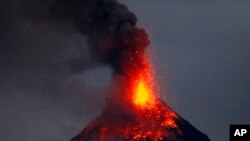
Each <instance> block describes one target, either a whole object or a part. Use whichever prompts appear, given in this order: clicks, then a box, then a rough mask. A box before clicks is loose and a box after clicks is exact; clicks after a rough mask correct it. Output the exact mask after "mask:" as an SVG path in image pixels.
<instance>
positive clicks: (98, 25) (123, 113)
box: [51, 0, 209, 141]
mask: <svg viewBox="0 0 250 141" xmlns="http://www.w3.org/2000/svg"><path fill="white" fill-rule="evenodd" d="M51 13H52V15H53V16H56V17H57V18H59V19H64V20H67V21H70V23H72V24H73V25H75V27H76V29H79V31H80V32H81V33H83V34H84V35H86V36H87V37H88V44H89V46H90V50H91V51H92V53H93V55H94V56H98V57H96V58H97V59H98V60H99V61H101V62H102V63H105V64H108V65H109V66H110V67H111V68H112V69H113V70H114V81H113V83H114V86H115V87H116V89H119V91H118V92H117V91H114V92H112V94H110V95H109V97H108V98H107V102H106V105H105V107H104V110H103V112H102V113H101V115H100V116H99V117H97V118H96V119H95V120H94V121H92V122H91V123H90V124H89V125H88V126H87V127H86V128H85V129H84V130H83V131H82V132H81V133H80V134H79V135H77V136H76V137H75V138H73V139H72V141H116V140H118V141H120V140H121V141H141V140H145V141H146V140H147V141H160V140H162V141H176V140H178V141H209V139H208V138H207V136H206V135H204V134H203V133H201V132H199V131H198V130H197V129H195V128H194V127H193V126H192V125H190V124H189V123H188V122H187V121H185V120H184V119H182V118H181V117H180V116H179V115H177V114H176V113H175V112H174V111H173V110H172V109H171V108H169V107H168V106H167V105H166V104H165V103H164V102H162V101H161V100H160V99H158V97H157V96H158V95H159V94H158V90H157V87H156V86H155V84H156V83H155V79H154V72H153V68H152V65H151V63H150V59H149V56H148V55H147V53H146V50H145V49H146V47H147V46H148V45H149V43H150V41H149V38H148V35H147V33H146V32H145V30H144V29H141V28H138V27H136V17H135V15H134V14H133V13H131V12H130V11H128V9H127V8H126V7H125V6H124V5H122V4H120V3H118V2H117V1H116V0H91V1H87V0H55V3H54V4H53V6H52V7H51Z"/></svg>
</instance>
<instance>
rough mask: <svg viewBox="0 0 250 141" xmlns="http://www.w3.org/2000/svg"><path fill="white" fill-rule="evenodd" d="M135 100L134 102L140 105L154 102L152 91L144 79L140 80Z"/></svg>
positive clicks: (145, 105) (143, 105) (144, 105)
mask: <svg viewBox="0 0 250 141" xmlns="http://www.w3.org/2000/svg"><path fill="white" fill-rule="evenodd" d="M133 100H134V103H135V104H136V105H137V106H140V107H147V106H150V105H152V104H153V103H154V97H153V95H152V92H151V90H150V88H149V87H148V86H147V85H146V84H145V82H144V81H142V80H140V81H139V82H138V84H137V86H136V91H135V94H134V97H133Z"/></svg>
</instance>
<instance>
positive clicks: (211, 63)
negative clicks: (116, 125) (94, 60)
mask: <svg viewBox="0 0 250 141" xmlns="http://www.w3.org/2000/svg"><path fill="white" fill-rule="evenodd" d="M121 2H123V3H125V4H126V5H127V6H128V8H129V9H131V11H133V12H135V13H136V15H137V17H138V20H139V25H140V26H142V27H144V28H146V29H147V31H148V32H149V34H150V37H151V39H152V44H151V46H150V47H151V49H150V51H151V52H152V54H151V56H152V58H153V61H154V62H155V68H156V70H157V78H158V80H159V83H160V84H161V88H162V95H164V96H165V100H166V101H167V102H168V103H169V104H170V105H171V106H172V107H173V108H174V109H175V110H176V111H177V112H178V113H179V114H180V115H181V116H183V117H184V118H185V119H187V120H188V121H190V122H191V123H192V124H193V125H194V126H195V127H197V128H198V129H200V130H201V131H203V132H204V133H206V134H207V135H208V136H209V137H210V138H211V140H213V141H226V140H228V137H229V135H228V127H229V124H239V123H250V112H249V108H250V103H249V100H250V95H249V94H250V90H249V85H250V75H249V72H250V56H249V53H250V47H249V45H250V2H248V1H247V0H241V1H236V0H217V1H216V0H210V1H205V0H203V1H201V0H200V1H198V0H190V1H184V0H158V1H152V0H121ZM49 3H50V0H33V1H30V0H22V1H21V0H1V1H0V19H1V22H0V27H1V28H0V113H1V116H0V125H1V126H0V139H1V140H4V141H13V140H20V139H21V140H26V141H34V140H36V141H44V140H46V141H56V140H61V141H68V140H69V139H70V138H71V137H73V136H74V135H76V134H77V133H78V132H79V131H80V130H81V129H82V128H83V127H84V126H85V125H86V124H87V123H88V122H89V121H90V120H91V119H92V118H94V117H95V116H96V115H97V114H98V113H99V112H100V111H101V108H102V105H103V102H104V100H105V95H106V90H105V87H106V86H107V85H109V82H110V81H111V71H110V69H109V68H108V67H104V66H102V67H96V68H91V69H86V70H85V71H81V72H79V71H78V70H74V69H73V70H72V64H73V65H74V64H77V63H79V60H81V62H80V63H81V64H83V66H86V68H90V66H92V64H91V63H89V62H91V58H90V57H89V56H88V50H87V47H86V46H87V45H86V38H85V37H84V36H83V35H81V34H80V33H79V32H77V31H76V30H75V29H74V28H73V27H71V26H70V25H69V24H67V23H61V22H54V21H51V20H50V19H49V18H48V13H47V6H48V5H49ZM80 69H84V68H80ZM76 72H77V73H76Z"/></svg>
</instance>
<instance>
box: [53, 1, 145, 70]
mask: <svg viewBox="0 0 250 141" xmlns="http://www.w3.org/2000/svg"><path fill="white" fill-rule="evenodd" d="M50 11H51V14H52V15H53V17H54V18H57V19H59V20H66V21H69V22H71V23H72V24H73V25H74V26H75V27H76V28H77V29H78V30H79V31H80V32H81V33H83V34H84V35H86V36H87V41H88V45H89V48H90V52H91V53H92V55H94V56H95V57H96V58H98V60H99V61H101V62H103V63H106V64H108V65H110V66H111V67H112V68H113V70H114V72H115V73H118V74H122V73H123V74H124V73H125V72H124V68H123V66H122V63H124V62H125V61H127V60H129V59H130V58H129V57H131V56H133V57H134V59H139V58H136V55H135V54H131V53H132V52H136V51H138V48H140V51H143V50H144V48H145V47H146V46H147V45H148V44H149V40H148V39H147V34H146V32H145V31H144V30H143V29H139V28H137V27H136V26H135V25H136V22H137V19H136V16H135V15H134V14H133V13H132V12H130V11H129V10H128V9H127V7H126V6H124V5H122V4H120V3H118V2H117V1H116V0H91V1H89V0H55V3H54V4H53V5H52V7H51V9H50ZM142 38H145V41H144V42H139V40H141V39H142ZM138 44H139V45H138ZM128 54H131V55H130V56H129V55H128ZM134 62H136V63H137V62H140V61H137V60H135V61H134ZM127 65H133V64H132V63H131V62H127ZM134 65H141V64H134Z"/></svg>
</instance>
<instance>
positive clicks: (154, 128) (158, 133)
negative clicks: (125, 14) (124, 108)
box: [99, 29, 178, 141]
mask: <svg viewBox="0 0 250 141" xmlns="http://www.w3.org/2000/svg"><path fill="white" fill-rule="evenodd" d="M133 36H134V37H133V38H132V40H131V41H130V44H128V45H127V46H126V49H125V50H124V51H123V53H122V55H121V56H120V57H121V58H123V61H122V63H121V64H120V66H121V68H123V71H122V72H123V76H124V77H125V79H126V80H127V81H126V82H127V83H128V84H126V85H124V86H123V87H125V88H124V89H125V90H126V91H128V94H127V95H126V96H125V99H127V100H125V101H129V102H128V103H126V105H128V107H130V109H129V111H130V113H123V114H124V116H123V117H124V118H125V119H126V120H123V119H117V117H114V120H112V121H106V122H104V123H103V124H102V125H101V127H100V131H99V132H100V138H101V140H102V141H108V140H110V137H114V136H119V137H121V136H122V137H123V139H124V140H128V141H137V140H147V139H150V140H152V141H158V140H164V139H166V138H167V137H168V136H169V133H168V132H167V131H168V130H170V129H174V130H178V126H177V124H176V120H177V119H178V116H177V115H176V114H175V113H174V112H173V111H172V110H171V109H170V108H168V107H167V106H166V105H165V104H164V103H162V102H161V101H160V100H159V99H158V98H157V96H156V88H155V85H154V84H155V80H154V76H153V69H152V65H151V64H150V61H149V58H148V57H147V55H146V53H145V50H144V49H145V47H146V46H147V45H148V43H149V41H148V37H147V34H146V32H145V31H144V30H142V29H135V31H134V32H133ZM124 58H125V59H124ZM122 101H123V100H121V102H122ZM131 113H132V116H131ZM128 115H129V116H128ZM119 118H120V117H119ZM121 120H122V121H121Z"/></svg>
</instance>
